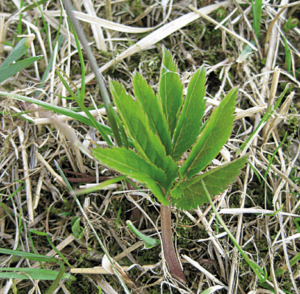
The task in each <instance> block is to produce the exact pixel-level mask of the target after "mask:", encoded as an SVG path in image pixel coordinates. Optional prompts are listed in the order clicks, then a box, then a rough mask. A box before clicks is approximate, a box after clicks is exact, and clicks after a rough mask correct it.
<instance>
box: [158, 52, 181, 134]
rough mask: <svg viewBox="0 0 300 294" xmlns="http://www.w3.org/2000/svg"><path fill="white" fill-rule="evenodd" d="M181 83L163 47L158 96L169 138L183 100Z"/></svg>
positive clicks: (170, 57)
mask: <svg viewBox="0 0 300 294" xmlns="http://www.w3.org/2000/svg"><path fill="white" fill-rule="evenodd" d="M182 91H183V85H182V84H181V81H180V78H179V74H178V72H177V66H176V64H175V62H174V61H173V58H172V55H171V53H170V52H169V51H168V50H167V49H166V48H163V62H162V66H161V72H160V82H159V97H160V99H161V104H162V108H163V113H164V115H165V117H166V119H167V123H168V128H169V132H170V136H171V138H172V137H173V132H174V130H175V127H176V124H177V120H178V115H179V111H180V108H181V105H182V102H183V98H182V95H183V93H182Z"/></svg>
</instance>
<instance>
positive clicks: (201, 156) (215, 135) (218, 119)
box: [179, 88, 238, 178]
mask: <svg viewBox="0 0 300 294" xmlns="http://www.w3.org/2000/svg"><path fill="white" fill-rule="evenodd" d="M237 92H238V89H237V88H234V89H232V90H231V91H230V92H229V93H228V94H227V96H226V97H225V98H224V99H223V101H222V102H221V103H220V105H219V107H218V108H216V109H214V111H213V113H212V115H211V117H210V119H209V121H208V123H207V124H206V126H205V128H204V129H203V131H202V132H201V135H200V138H199V139H198V141H197V142H196V144H195V145H194V147H193V149H192V151H191V153H190V156H189V157H188V159H187V160H186V161H185V163H184V164H183V165H182V167H181V168H180V169H179V172H180V174H181V175H182V177H183V178H184V177H185V176H187V177H188V178H191V177H192V176H194V175H195V174H197V173H198V172H200V171H201V170H203V169H204V168H205V167H206V166H207V165H208V164H209V163H210V162H211V161H212V160H213V159H214V158H215V157H216V155H217V154H218V153H219V152H220V150H221V149H222V146H223V145H224V144H225V143H226V141H227V140H228V138H229V136H230V133H231V131H232V125H233V120H234V116H233V113H234V106H235V103H236V97H237Z"/></svg>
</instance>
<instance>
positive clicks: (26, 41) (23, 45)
mask: <svg viewBox="0 0 300 294" xmlns="http://www.w3.org/2000/svg"><path fill="white" fill-rule="evenodd" d="M33 40H34V37H31V36H30V37H27V38H23V39H22V40H20V42H19V43H18V44H17V45H16V46H15V48H14V49H13V51H12V52H11V53H10V54H9V55H8V56H7V58H6V59H5V60H4V61H3V62H2V64H1V66H0V69H3V68H5V67H8V66H9V65H10V64H12V63H13V62H14V61H16V60H18V59H19V58H20V57H22V56H23V55H24V54H25V53H26V52H27V50H28V49H29V48H30V45H31V43H32V41H33Z"/></svg>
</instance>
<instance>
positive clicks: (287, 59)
mask: <svg viewBox="0 0 300 294" xmlns="http://www.w3.org/2000/svg"><path fill="white" fill-rule="evenodd" d="M282 37H283V40H284V51H285V62H286V66H287V68H286V69H287V72H288V73H291V71H292V54H291V51H290V48H289V44H288V42H287V41H286V38H285V36H284V35H282Z"/></svg>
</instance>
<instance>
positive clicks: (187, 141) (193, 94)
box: [172, 67, 206, 160]
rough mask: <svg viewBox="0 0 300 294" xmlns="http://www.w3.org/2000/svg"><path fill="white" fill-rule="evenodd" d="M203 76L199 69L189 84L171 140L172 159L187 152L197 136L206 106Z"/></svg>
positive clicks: (177, 158)
mask: <svg viewBox="0 0 300 294" xmlns="http://www.w3.org/2000/svg"><path fill="white" fill-rule="evenodd" d="M205 76H206V75H205V69H204V67H201V68H200V69H199V70H197V71H196V73H195V74H194V75H193V77H192V78H191V81H190V83H189V86H188V91H187V96H186V98H185V101H184V105H183V109H182V112H181V114H180V116H179V120H178V123H177V126H176V129H175V133H174V138H173V144H172V157H173V158H174V159H175V160H179V159H180V157H181V155H182V154H183V152H185V151H187V150H188V149H189V148H190V147H191V146H192V145H193V144H194V143H195V142H196V140H197V137H198V136H199V133H200V129H201V124H202V123H201V119H202V116H203V113H204V110H205V104H206V100H204V96H205V92H206V87H205V82H206V79H205Z"/></svg>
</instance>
